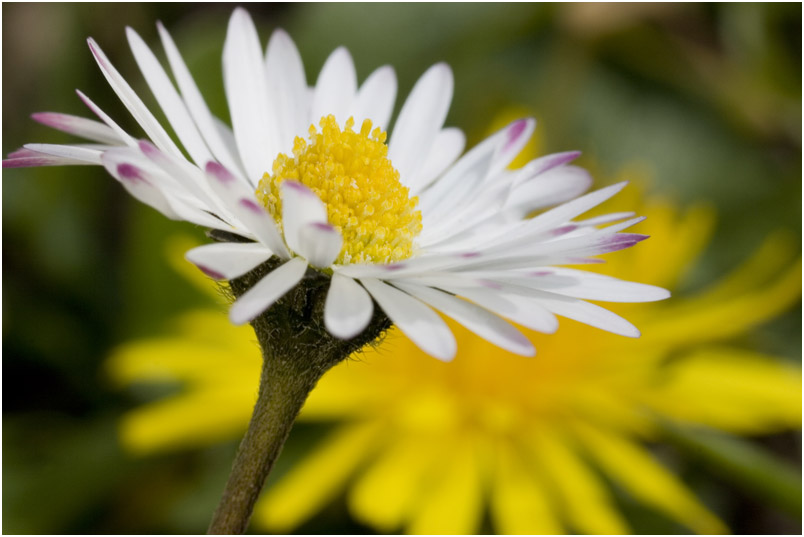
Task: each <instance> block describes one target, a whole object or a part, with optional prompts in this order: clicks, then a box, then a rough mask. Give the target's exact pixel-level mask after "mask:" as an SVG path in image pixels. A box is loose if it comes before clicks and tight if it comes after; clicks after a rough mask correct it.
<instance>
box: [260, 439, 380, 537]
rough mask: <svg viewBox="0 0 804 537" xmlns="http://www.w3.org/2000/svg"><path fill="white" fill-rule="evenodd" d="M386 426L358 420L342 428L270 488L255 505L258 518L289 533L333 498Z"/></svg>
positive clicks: (263, 524) (274, 528) (274, 529)
mask: <svg viewBox="0 0 804 537" xmlns="http://www.w3.org/2000/svg"><path fill="white" fill-rule="evenodd" d="M381 431H382V429H381V427H380V425H379V424H376V423H358V424H357V425H351V426H345V427H341V428H340V429H338V430H337V431H336V432H335V433H333V434H332V436H330V437H329V438H328V439H327V440H325V441H324V442H322V443H321V444H320V445H319V446H318V447H317V448H316V449H315V450H314V451H313V452H312V453H311V454H310V455H308V456H307V457H306V458H305V459H303V460H302V461H300V462H299V463H297V464H296V466H294V467H293V469H292V470H291V471H290V472H289V473H288V474H287V475H285V476H284V477H283V479H282V480H281V481H280V482H279V483H277V484H276V485H274V486H273V487H271V488H269V489H268V491H267V493H266V494H265V495H264V496H263V497H262V498H261V499H260V500H259V501H258V502H257V505H256V506H255V508H254V516H253V518H254V521H255V522H256V523H257V524H259V525H260V526H263V527H266V528H270V529H271V530H272V531H274V532H277V533H287V532H288V531H290V530H292V529H293V528H295V527H296V526H298V525H299V524H301V523H302V522H304V521H306V520H307V519H308V518H309V517H310V516H312V515H313V514H314V513H316V512H317V511H318V510H320V509H321V508H322V507H323V506H324V505H326V503H327V502H329V501H331V500H332V499H333V498H334V497H335V496H336V495H337V494H338V493H339V492H340V491H341V490H342V489H343V485H344V483H345V482H346V481H347V480H348V479H349V477H351V475H352V473H353V472H354V470H355V468H356V467H357V466H358V465H360V464H362V463H363V462H364V459H365V458H366V457H367V456H369V455H370V454H371V452H373V451H374V449H375V448H376V447H377V444H378V443H379V441H380V434H379V433H381Z"/></svg>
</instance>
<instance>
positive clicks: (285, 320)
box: [208, 258, 391, 534]
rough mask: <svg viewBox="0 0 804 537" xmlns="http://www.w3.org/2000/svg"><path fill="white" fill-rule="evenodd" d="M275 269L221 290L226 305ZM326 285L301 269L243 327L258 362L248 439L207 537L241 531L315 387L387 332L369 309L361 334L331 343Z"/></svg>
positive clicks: (270, 265)
mask: <svg viewBox="0 0 804 537" xmlns="http://www.w3.org/2000/svg"><path fill="white" fill-rule="evenodd" d="M280 263H281V261H280V260H278V259H276V258H272V259H271V260H269V261H267V262H266V263H264V264H263V265H261V266H260V267H257V268H256V269H254V270H253V271H252V272H250V273H248V274H246V275H245V276H242V277H241V278H238V279H236V280H232V281H231V282H229V290H230V292H231V294H232V295H233V298H237V297H239V296H241V295H242V294H243V293H245V292H246V291H248V290H249V289H251V288H252V287H253V286H254V284H256V283H257V282H258V281H260V280H261V279H262V278H263V277H264V276H265V275H266V274H268V273H269V272H270V271H272V270H273V269H275V268H276V267H277V266H278V265H279V264H280ZM328 284H329V278H328V277H326V276H325V275H323V274H321V273H319V272H317V271H314V270H312V269H309V270H308V273H307V274H306V275H305V277H304V278H303V279H302V281H301V282H300V283H299V285H298V286H297V287H296V288H295V289H293V290H292V291H290V292H289V293H288V294H286V295H285V296H284V297H283V298H281V299H280V300H279V301H277V302H276V303H275V304H274V305H273V306H271V307H270V308H269V309H268V310H267V311H266V312H265V313H263V314H262V315H260V316H259V317H257V318H256V319H254V320H253V321H252V322H251V325H252V326H253V327H254V333H255V334H256V336H257V340H258V341H259V344H260V348H261V349H262V356H263V366H262V373H261V376H260V389H259V393H258V396H257V403H256V404H255V405H254V413H253V415H252V417H251V422H250V423H249V426H248V431H247V432H246V435H245V437H244V438H243V441H242V442H241V444H240V447H239V448H238V451H237V456H236V457H235V461H234V464H233V465H232V473H231V474H230V476H229V481H228V482H227V483H226V488H225V489H224V491H223V497H222V498H221V501H220V504H219V505H218V508H217V509H216V510H215V514H214V515H213V517H212V523H211V524H210V526H209V530H208V533H210V534H239V533H244V532H245V531H246V528H247V527H248V521H249V518H251V512H252V510H253V508H254V503H255V502H256V501H257V498H258V497H259V494H260V491H261V490H262V487H263V484H264V483H265V479H266V478H267V477H268V474H269V473H270V471H271V468H272V467H273V465H274V462H276V459H277V457H279V453H280V451H282V446H283V445H284V443H285V440H286V439H287V437H288V434H289V433H290V429H291V427H292V426H293V422H294V420H295V419H296V416H297V415H298V413H299V411H300V410H301V407H302V405H304V401H305V400H306V399H307V396H308V394H309V393H310V391H312V389H313V388H314V387H315V385H316V383H317V382H318V379H320V378H321V376H322V375H323V374H324V373H326V372H327V371H328V370H329V369H330V368H331V367H332V366H334V365H335V364H337V363H339V362H341V361H343V360H344V359H345V358H347V357H348V356H350V355H351V354H353V353H354V352H356V351H359V350H360V349H362V348H363V347H364V346H365V345H369V344H372V343H373V342H376V341H377V340H378V339H379V338H380V337H381V336H382V334H383V333H384V332H385V331H386V330H387V329H388V328H389V327H390V326H391V322H390V321H389V320H388V318H387V317H386V316H385V314H384V313H383V312H382V310H380V308H379V307H378V306H377V305H376V304H375V307H374V315H373V317H372V319H371V322H370V323H369V325H368V327H366V329H365V330H364V331H363V333H361V334H360V335H358V336H357V337H355V338H353V339H350V340H348V341H345V340H340V339H337V338H335V337H333V336H331V335H330V334H329V333H328V332H327V331H326V328H325V327H324V321H323V313H324V302H325V300H326V292H327V289H328V286H329V285H328Z"/></svg>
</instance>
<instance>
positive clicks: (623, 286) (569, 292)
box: [533, 267, 670, 302]
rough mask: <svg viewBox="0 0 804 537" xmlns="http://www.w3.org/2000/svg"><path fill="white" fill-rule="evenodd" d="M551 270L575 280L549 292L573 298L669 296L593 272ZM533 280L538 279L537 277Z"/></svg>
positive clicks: (651, 299)
mask: <svg viewBox="0 0 804 537" xmlns="http://www.w3.org/2000/svg"><path fill="white" fill-rule="evenodd" d="M551 272H553V273H554V274H556V275H557V276H569V277H571V278H572V279H573V280H575V281H574V283H572V284H571V285H566V286H558V287H555V288H551V289H550V290H551V292H553V293H557V294H560V295H565V296H570V297H574V298H582V299H585V300H602V301H605V302H654V301H656V300H664V299H666V298H669V297H670V292H669V291H668V290H666V289H662V288H661V287H656V286H654V285H647V284H644V283H636V282H628V281H624V280H619V279H617V278H612V277H610V276H603V275H601V274H595V273H593V272H584V271H582V270H574V269H568V268H560V267H556V268H553V269H551ZM533 280H534V281H538V277H534V278H533Z"/></svg>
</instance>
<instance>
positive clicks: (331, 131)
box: [257, 115, 422, 264]
mask: <svg viewBox="0 0 804 537" xmlns="http://www.w3.org/2000/svg"><path fill="white" fill-rule="evenodd" d="M354 123H355V121H354V118H349V120H348V121H347V122H346V127H345V128H344V129H343V130H341V129H340V127H338V124H337V123H336V122H335V118H334V117H333V116H331V115H330V116H326V117H323V118H321V121H320V126H321V132H319V131H318V130H317V129H316V128H315V125H310V141H309V143H308V142H306V141H305V140H303V139H302V138H300V137H296V140H295V141H294V144H293V157H288V156H287V155H285V154H284V153H280V154H279V156H278V157H276V160H275V161H274V165H273V170H272V171H273V173H271V174H268V173H266V174H265V175H263V177H262V179H261V180H260V184H259V186H258V187H257V198H258V199H259V200H260V202H261V203H262V204H263V205H265V207H266V208H267V209H268V211H269V212H270V213H271V214H272V215H273V216H274V219H275V220H276V221H277V222H281V217H280V215H281V214H282V199H281V197H280V195H279V185H280V183H282V181H285V180H287V179H291V180H293V181H298V182H300V183H302V184H303V185H305V186H307V187H308V188H310V189H311V190H312V191H313V192H315V193H316V194H317V195H318V197H319V198H321V201H323V202H324V204H325V205H326V206H327V219H328V220H329V223H330V224H332V225H333V226H335V228H336V229H337V230H338V231H339V232H340V233H341V235H343V248H342V249H341V253H340V254H339V255H338V258H337V260H336V263H341V264H346V263H393V262H396V261H401V260H403V259H407V258H409V257H410V256H411V255H412V254H413V251H414V244H413V241H414V239H415V238H416V237H417V236H418V235H419V232H420V231H421V229H422V217H421V212H419V211H417V210H416V204H417V203H418V201H419V200H418V198H416V197H413V198H411V197H410V194H409V192H408V189H407V187H405V186H403V185H402V183H400V182H399V172H398V171H396V170H395V169H394V167H393V165H392V164H391V161H390V160H388V146H386V145H385V139H386V133H385V132H383V131H382V130H381V129H380V128H379V127H378V128H375V129H374V130H373V131H372V130H371V121H370V120H368V119H367V120H365V121H364V122H363V126H362V127H361V128H360V132H354V131H353V130H352V127H353V126H354Z"/></svg>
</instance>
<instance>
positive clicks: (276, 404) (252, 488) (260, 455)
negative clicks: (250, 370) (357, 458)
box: [207, 357, 323, 534]
mask: <svg viewBox="0 0 804 537" xmlns="http://www.w3.org/2000/svg"><path fill="white" fill-rule="evenodd" d="M294 365H295V362H288V361H286V360H282V359H276V358H269V357H266V359H265V360H264V361H263V368H262V375H261V378H260V391H259V395H258V397H257V403H256V404H255V405H254V414H253V415H252V417H251V422H250V423H249V426H248V431H247V432H246V435H245V437H244V438H243V441H242V442H241V443H240V448H239V449H238V451H237V456H236V458H235V461H234V464H233V466H232V473H231V474H230V476H229V481H228V482H227V483H226V488H225V489H224V491H223V497H222V498H221V501H220V504H219V505H218V508H217V509H216V510H215V514H214V515H213V517H212V523H211V524H210V526H209V530H208V532H207V533H210V534H241V533H244V532H245V531H246V528H247V527H248V521H249V518H250V517H251V512H252V510H253V508H254V503H255V502H256V501H257V497H258V496H259V494H260V491H261V490H262V486H263V484H264V483H265V479H266V478H267V477H268V474H269V472H270V471H271V468H273V465H274V462H276V459H277V457H279V453H280V451H282V446H283V445H284V443H285V440H286V439H287V437H288V434H289V433H290V429H291V427H292V426H293V422H294V420H295V419H296V416H297V415H298V413H299V410H301V407H302V405H303V404H304V401H305V400H306V399H307V395H308V394H309V393H310V391H311V390H312V389H313V387H314V386H315V384H316V382H317V381H318V378H319V376H320V374H319V373H323V372H319V371H318V370H313V369H308V370H307V371H306V372H301V374H300V372H299V371H297V370H296V369H297V368H295V367H293V366H294ZM305 373H306V374H305Z"/></svg>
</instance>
